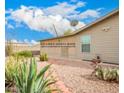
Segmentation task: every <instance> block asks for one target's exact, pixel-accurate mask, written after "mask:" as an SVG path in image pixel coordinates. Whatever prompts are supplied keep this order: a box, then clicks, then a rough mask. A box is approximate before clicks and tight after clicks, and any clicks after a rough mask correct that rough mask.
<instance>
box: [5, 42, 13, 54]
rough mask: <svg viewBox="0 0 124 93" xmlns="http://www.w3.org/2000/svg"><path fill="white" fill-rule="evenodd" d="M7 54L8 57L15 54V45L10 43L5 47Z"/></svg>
mask: <svg viewBox="0 0 124 93" xmlns="http://www.w3.org/2000/svg"><path fill="white" fill-rule="evenodd" d="M5 52H6V55H7V56H11V55H12V54H13V45H12V42H8V43H7V45H6V46H5Z"/></svg>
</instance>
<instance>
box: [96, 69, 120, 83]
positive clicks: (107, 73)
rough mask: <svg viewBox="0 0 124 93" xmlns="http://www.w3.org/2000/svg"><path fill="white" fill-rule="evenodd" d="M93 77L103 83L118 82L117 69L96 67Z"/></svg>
mask: <svg viewBox="0 0 124 93" xmlns="http://www.w3.org/2000/svg"><path fill="white" fill-rule="evenodd" d="M95 76H96V77H98V78H99V79H102V80H105V81H116V82H119V70H118V69H117V68H115V69H112V68H103V67H98V68H96V69H95Z"/></svg>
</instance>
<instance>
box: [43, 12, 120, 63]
mask: <svg viewBox="0 0 124 93" xmlns="http://www.w3.org/2000/svg"><path fill="white" fill-rule="evenodd" d="M108 27H109V29H108V30H107V31H103V28H108ZM83 35H90V36H91V51H90V53H85V52H83V53H82V52H81V41H80V38H81V37H82V36H83ZM43 42H58V39H53V40H47V41H43ZM61 42H72V43H73V42H75V43H76V47H70V48H68V55H69V56H68V58H74V59H86V60H91V59H93V58H94V57H95V56H97V55H99V56H100V57H101V59H102V61H104V62H110V63H118V62H119V15H118V13H117V14H115V15H113V16H110V17H109V18H107V19H105V20H103V21H101V22H99V23H97V24H95V25H93V26H91V27H89V28H87V29H86V30H84V31H82V32H80V33H78V34H76V35H74V36H69V37H64V38H61ZM41 52H46V53H47V54H48V55H49V56H51V57H56V58H57V57H61V47H41Z"/></svg>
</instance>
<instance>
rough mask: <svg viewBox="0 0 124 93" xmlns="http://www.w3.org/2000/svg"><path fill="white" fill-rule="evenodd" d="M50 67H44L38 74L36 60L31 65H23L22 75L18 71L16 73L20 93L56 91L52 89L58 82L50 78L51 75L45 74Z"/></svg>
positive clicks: (50, 92)
mask: <svg viewBox="0 0 124 93" xmlns="http://www.w3.org/2000/svg"><path fill="white" fill-rule="evenodd" d="M49 67H50V65H47V66H45V67H43V68H42V69H41V71H40V72H39V73H38V72H37V65H36V62H35V60H32V61H31V62H30V64H27V63H23V65H21V67H20V69H21V71H20V73H18V71H17V70H16V73H15V84H16V88H17V89H18V93H52V91H56V89H51V88H50V86H51V85H52V84H54V83H55V82H56V81H55V80H54V79H52V78H51V77H50V74H48V75H46V74H45V73H46V72H47V71H48V69H49Z"/></svg>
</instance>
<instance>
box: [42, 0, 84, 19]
mask: <svg viewBox="0 0 124 93" xmlns="http://www.w3.org/2000/svg"><path fill="white" fill-rule="evenodd" d="M84 6H85V2H82V1H79V2H77V3H75V4H69V3H67V2H63V3H58V4H57V5H54V6H51V7H48V8H45V9H43V11H44V12H45V13H46V14H50V15H58V14H59V15H61V16H63V17H66V16H68V15H73V14H78V13H79V11H77V10H76V9H77V8H80V7H84Z"/></svg>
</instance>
